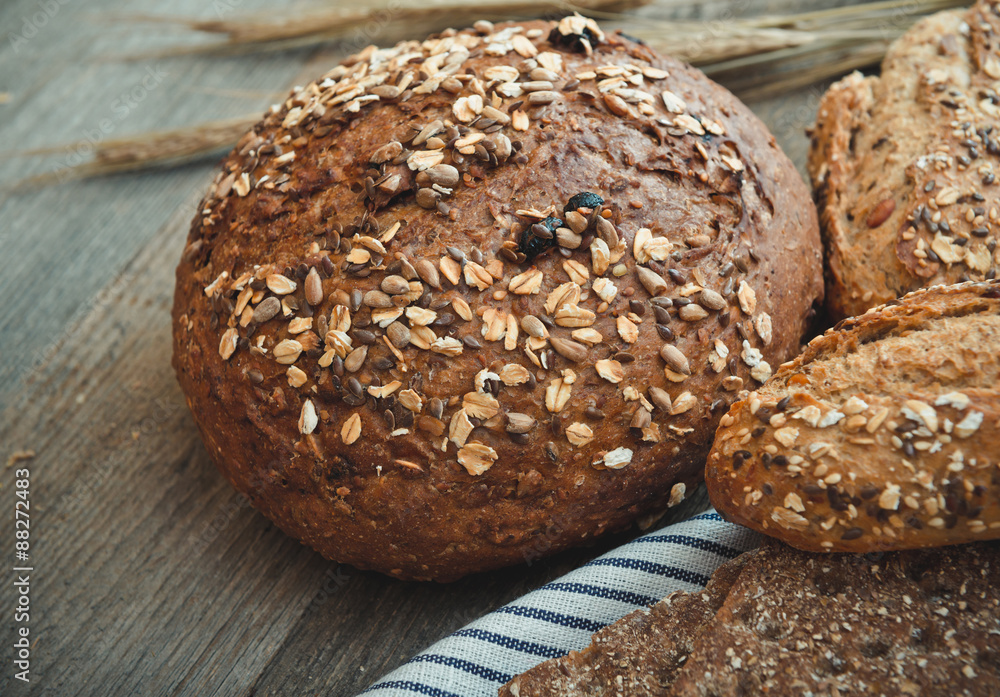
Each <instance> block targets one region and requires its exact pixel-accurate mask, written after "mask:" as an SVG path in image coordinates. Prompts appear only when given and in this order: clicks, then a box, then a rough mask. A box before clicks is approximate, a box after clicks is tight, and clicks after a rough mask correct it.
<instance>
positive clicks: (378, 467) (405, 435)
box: [174, 18, 822, 579]
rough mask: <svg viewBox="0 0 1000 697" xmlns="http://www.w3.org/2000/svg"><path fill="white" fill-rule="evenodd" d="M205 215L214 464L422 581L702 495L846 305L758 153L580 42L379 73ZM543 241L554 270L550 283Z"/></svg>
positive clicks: (277, 140)
mask: <svg viewBox="0 0 1000 697" xmlns="http://www.w3.org/2000/svg"><path fill="white" fill-rule="evenodd" d="M553 31H555V32H556V34H553V35H552V38H553V41H554V43H553V42H550V41H548V38H547V37H549V35H550V32H553ZM588 50H589V51H591V53H588ZM425 168H427V169H426V171H425ZM585 191H589V192H593V193H596V194H599V195H600V197H601V198H602V199H603V203H597V202H596V201H591V202H581V201H580V200H579V199H578V200H577V202H576V204H575V205H577V206H579V207H578V208H577V210H576V211H570V212H564V207H565V206H567V205H568V202H569V200H570V198H571V197H573V196H574V195H576V194H579V193H581V192H585ZM595 206H596V207H595ZM201 211H202V213H201V214H200V215H199V216H198V218H197V219H196V220H195V221H194V223H193V225H192V230H191V235H190V239H189V243H188V246H187V248H186V250H185V253H184V257H183V259H182V261H181V264H180V266H179V267H178V270H177V291H176V296H175V304H174V321H175V324H174V365H175V367H176V370H177V373H178V377H179V380H180V382H181V385H182V387H183V389H184V391H185V394H186V395H187V398H188V402H189V404H190V406H191V409H192V412H193V414H194V416H195V420H196V422H197V423H198V426H199V428H200V429H201V432H202V434H203V437H204V439H205V442H206V445H207V447H208V449H209V452H210V453H211V455H212V457H213V458H214V460H215V461H216V463H217V464H218V466H219V468H220V469H221V470H222V472H223V473H224V474H225V475H226V476H227V477H228V478H229V479H230V480H231V481H232V482H233V484H234V485H235V486H236V487H237V488H238V489H239V490H241V491H243V492H246V493H247V494H248V496H250V498H251V500H252V501H253V503H254V505H256V506H257V507H258V508H260V510H262V511H263V512H264V513H265V514H266V515H268V516H269V517H270V518H271V519H273V520H274V521H275V522H276V523H277V524H278V525H279V526H280V527H281V528H282V529H284V530H286V531H287V532H288V533H289V534H292V535H293V536H295V537H297V538H299V539H301V540H303V541H304V542H305V543H306V544H309V545H311V546H312V547H314V548H315V549H317V550H318V551H320V552H321V553H323V554H324V555H326V556H328V557H331V558H334V559H337V560H339V561H344V562H349V563H352V564H355V565H357V566H360V567H364V568H373V569H377V570H380V571H384V572H386V573H390V574H393V575H395V576H398V577H403V578H420V579H427V578H437V579H448V578H455V577H458V576H460V575H462V574H465V573H469V572H472V571H477V570H483V569H488V568H494V567H498V566H502V565H506V564H512V563H516V562H518V561H521V560H523V559H525V558H529V557H531V556H538V555H539V554H540V553H541V552H542V551H545V552H554V551H557V550H559V549H563V548H565V547H567V546H570V545H572V544H579V543H580V542H582V541H585V540H589V539H590V538H592V537H594V536H596V535H598V534H600V533H603V532H605V531H607V530H611V529H617V528H622V527H624V526H625V525H627V524H628V523H629V522H630V521H632V520H634V519H636V518H637V517H638V516H640V515H642V514H644V513H646V512H649V511H652V510H658V509H662V508H663V507H664V506H667V505H671V504H673V503H676V502H677V501H679V500H680V499H682V498H683V495H684V492H685V489H686V488H687V487H691V486H693V485H694V484H695V483H697V482H698V481H699V480H700V478H701V476H702V471H703V462H704V457H705V455H706V454H707V449H708V447H707V444H708V442H709V439H710V436H711V433H712V432H713V430H714V427H715V425H716V423H717V421H718V417H719V416H720V415H721V414H722V412H723V411H724V409H725V407H726V406H727V405H728V403H729V402H731V401H732V400H733V399H735V398H736V396H737V395H738V394H739V391H740V390H741V389H744V388H749V387H751V386H752V385H753V384H755V382H754V381H755V379H756V380H763V379H766V377H767V376H768V375H769V374H770V365H769V364H775V365H776V364H777V362H780V361H781V360H785V359H787V358H789V357H790V356H791V355H793V354H794V353H795V352H796V351H797V349H798V341H799V338H800V337H801V335H802V333H803V331H804V329H805V327H806V324H807V321H808V319H809V317H810V314H811V312H812V310H811V306H812V304H813V302H814V301H817V300H819V299H820V297H821V294H822V287H821V286H822V284H821V278H820V262H819V239H818V229H817V224H816V220H815V213H814V211H813V210H812V207H811V206H810V205H808V199H807V196H806V191H805V187H804V184H803V183H802V181H801V179H800V178H799V177H798V175H797V173H796V172H795V170H794V168H793V167H792V165H791V163H790V162H788V160H787V158H785V157H784V155H782V153H781V152H780V150H779V149H778V147H777V145H776V144H775V142H774V140H773V138H772V137H771V136H770V135H769V134H768V133H767V131H766V129H765V128H764V126H763V125H762V124H761V123H760V122H759V121H758V120H757V119H756V118H755V117H754V116H753V115H752V114H751V113H750V112H749V111H748V110H747V109H746V107H745V106H743V105H742V104H740V103H739V102H738V101H737V100H736V99H735V98H734V97H733V96H732V95H730V94H729V93H728V92H726V91H724V90H723V89H722V88H720V87H718V86H717V85H715V84H714V83H711V82H710V81H708V80H707V79H705V77H704V76H703V75H702V74H701V73H699V72H697V71H696V70H694V69H692V68H689V67H686V66H684V65H682V64H680V63H678V62H677V61H674V60H671V59H668V58H663V57H659V56H657V55H655V54H653V53H652V52H651V51H650V50H649V49H648V48H646V47H644V46H642V45H638V44H636V43H633V42H631V41H629V40H627V39H625V38H623V37H620V36H614V35H613V36H607V37H603V38H601V35H600V32H599V29H597V27H596V25H594V24H592V23H591V24H589V25H588V24H587V23H586V22H584V20H582V18H570V19H567V20H563V21H562V22H561V23H559V25H558V26H557V25H556V23H551V22H532V23H528V24H524V25H509V26H504V27H497V28H493V27H492V26H491V25H489V24H488V23H480V24H478V25H477V27H476V29H475V30H466V31H463V32H446V33H445V34H443V35H441V36H438V37H435V38H432V39H430V40H428V41H425V42H423V43H421V42H407V43H404V44H400V45H399V46H397V47H396V48H395V49H387V50H375V49H374V48H371V49H366V50H365V51H364V52H362V53H361V54H359V55H358V56H355V57H353V58H351V59H350V60H349V61H347V62H346V63H345V64H344V65H343V66H340V67H338V68H336V69H334V70H333V71H331V72H330V73H328V74H327V75H326V76H324V78H322V79H321V80H319V81H317V82H316V83H313V84H310V85H307V86H306V87H304V88H302V89H300V90H297V91H296V92H293V94H292V95H291V96H290V97H289V99H288V100H286V101H285V102H284V103H283V104H281V105H278V106H277V107H275V108H274V109H273V110H272V112H271V113H269V114H268V115H267V116H266V117H265V118H264V120H263V121H262V122H261V123H260V124H258V125H257V126H256V127H255V128H254V129H253V131H251V132H250V133H248V134H247V135H246V136H245V137H244V138H243V140H242V141H241V142H240V143H239V145H238V146H237V148H236V150H235V151H234V152H233V153H232V154H231V155H230V156H229V157H228V158H227V159H226V161H225V163H224V165H223V169H222V171H221V172H220V173H219V175H218V177H217V179H216V182H215V185H214V186H213V188H212V191H211V192H210V194H209V195H208V197H206V199H205V200H204V202H203V203H202V206H201ZM545 215H551V216H557V217H558V218H559V219H560V220H561V223H559V224H561V225H563V226H565V227H561V228H559V229H558V230H557V231H556V233H555V237H556V239H557V240H558V248H557V249H553V250H551V251H545V252H544V253H541V254H539V255H538V256H537V257H535V258H534V259H533V260H532V259H528V258H526V252H533V251H536V250H537V249H538V248H539V247H544V246H545V244H546V243H545V242H544V241H538V240H536V241H535V242H533V243H531V244H524V243H526V242H528V240H529V239H530V238H529V237H527V236H528V235H531V236H533V237H537V238H538V239H540V240H544V238H545V236H546V235H548V236H550V237H551V236H552V235H551V231H548V232H547V231H546V229H545V228H539V227H537V225H539V220H540V219H541V218H543V217H544V216H545ZM532 226H536V227H534V228H533V227H532ZM553 227H555V225H553ZM637 238H638V243H637V242H636V240H637ZM519 244H523V245H524V247H523V248H521V249H520V250H519V247H518V245H519ZM636 255H638V256H639V259H638V261H637V256H636ZM650 289H651V290H652V292H654V293H655V294H657V295H659V296H660V299H659V300H657V301H656V304H654V302H652V299H651V290H650ZM546 306H548V307H546ZM658 325H659V326H658ZM665 343H667V344H670V345H671V346H672V347H673V348H672V349H670V350H665V353H664V358H660V357H659V355H658V354H660V351H661V348H662V347H663V346H664V344H665ZM720 352H721V353H722V354H728V355H720ZM665 361H669V363H666V362H665ZM668 365H669V366H670V367H669V369H668V368H667V366H668ZM720 385H721V386H723V388H724V389H719V388H720Z"/></svg>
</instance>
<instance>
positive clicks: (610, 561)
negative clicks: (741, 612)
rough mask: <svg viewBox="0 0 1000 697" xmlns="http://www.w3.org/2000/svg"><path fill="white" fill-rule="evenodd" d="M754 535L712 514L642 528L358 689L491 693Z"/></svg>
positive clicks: (459, 696) (701, 575)
mask: <svg viewBox="0 0 1000 697" xmlns="http://www.w3.org/2000/svg"><path fill="white" fill-rule="evenodd" d="M759 541H760V538H759V536H758V535H757V534H756V533H753V532H751V531H749V530H747V529H745V528H741V527H739V526H737V525H733V524H731V523H727V522H725V521H723V520H722V518H720V517H719V515H718V514H717V513H715V512H713V511H709V512H707V513H702V514H701V515H697V516H695V517H693V518H690V519H688V520H686V521H684V522H681V523H675V524H674V525H669V526H667V527H664V528H661V529H659V530H656V531H655V532H651V533H647V534H646V535H643V536H642V537H639V538H637V539H635V540H633V541H632V542H629V543H628V544H625V545H622V546H621V547H619V548H617V549H615V550H612V551H611V552H608V553H607V554H605V555H603V556H601V557H598V558H597V559H594V560H593V561H591V562H589V563H588V564H585V565H584V566H581V567H580V568H579V569H576V570H575V571H572V572H570V573H568V574H566V575H565V576H563V577H562V578H559V579H557V580H556V581H553V582H552V583H547V584H546V585H544V586H542V587H541V588H539V589H537V590H535V591H532V592H531V593H528V594H527V595H525V596H523V597H522V598H519V599H518V600H516V601H514V602H513V603H510V604H509V605H505V606H503V607H501V608H500V609H498V610H496V611H494V612H491V613H490V614H488V615H485V616H484V617H481V618H480V619H478V620H476V621H475V622H473V623H472V624H469V625H466V626H465V627H463V628H462V629H460V630H458V631H457V632H455V633H454V634H451V635H450V636H447V637H445V638H444V639H442V640H441V641H439V642H437V643H436V644H434V645H433V646H431V647H430V648H429V649H427V650H426V651H424V652H423V653H420V654H418V655H416V656H414V657H413V658H411V659H410V660H409V661H407V662H406V663H404V664H403V665H402V666H400V667H399V668H397V669H396V670H394V671H393V672H392V673H390V674H389V675H387V676H385V677H384V678H383V679H381V680H379V681H378V682H377V683H375V684H374V685H372V686H371V687H369V688H368V689H367V690H365V691H364V692H363V693H362V694H364V695H366V696H371V697H413V695H415V694H417V695H428V696H429V697H479V696H480V695H481V696H482V697H495V696H496V694H497V690H498V689H499V688H500V686H501V685H503V684H504V683H505V682H507V681H508V680H510V679H511V678H513V677H514V676H515V675H517V674H518V673H522V672H524V671H526V670H528V669H529V668H531V667H532V666H534V665H536V664H538V663H541V662H542V661H544V660H546V659H549V658H554V657H556V656H563V655H565V654H567V653H568V652H569V651H571V650H573V649H580V648H583V647H584V646H586V645H587V644H589V643H590V636H591V634H593V633H594V632H596V631H597V630H598V629H600V628H602V627H604V626H606V625H608V624H610V623H611V622H614V621H615V620H617V619H620V618H621V617H624V616H625V615H627V614H628V613H630V612H632V611H633V610H635V609H637V608H639V607H643V606H646V605H650V604H652V603H655V602H657V601H659V600H660V599H661V598H663V597H665V596H666V595H668V594H669V593H671V592H672V591H675V590H685V591H692V590H697V589H699V588H704V587H705V585H706V584H707V583H708V579H709V577H710V576H711V575H712V572H713V571H715V569H716V568H717V567H718V566H719V565H721V564H722V563H723V562H725V561H727V560H729V559H732V558H734V557H736V556H738V555H740V554H741V553H743V552H745V551H747V550H749V549H753V548H755V547H756V546H757V545H758V544H759Z"/></svg>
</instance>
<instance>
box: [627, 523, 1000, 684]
mask: <svg viewBox="0 0 1000 697" xmlns="http://www.w3.org/2000/svg"><path fill="white" fill-rule="evenodd" d="M751 554H752V557H751V559H750V561H749V562H748V563H747V564H746V565H745V566H744V568H743V571H742V573H741V574H740V577H739V579H738V580H737V582H736V583H735V585H734V586H733V588H732V590H731V591H730V592H729V596H728V597H727V598H726V601H725V604H724V605H723V607H722V609H721V610H720V611H719V612H718V613H717V614H716V615H715V617H714V618H713V620H712V621H711V622H710V623H709V625H708V626H706V627H705V628H704V629H703V631H702V633H701V634H700V635H699V637H698V639H697V640H696V641H695V645H694V648H693V650H692V652H691V655H690V657H689V658H688V660H687V662H686V663H685V664H684V668H683V669H682V670H681V671H680V672H679V673H678V675H677V677H676V679H675V680H674V683H673V686H672V688H671V690H670V691H669V692H667V693H665V694H667V695H669V697H729V696H736V695H764V694H766V695H768V696H769V697H778V696H779V695H782V696H783V695H789V696H791V695H797V696H798V695H809V694H811V695H815V696H819V695H831V696H833V695H836V696H837V697H847V696H848V695H886V696H887V697H890V696H896V695H949V696H952V697H954V696H958V695H962V696H963V697H976V696H979V695H982V696H983V697H985V696H986V695H997V694H1000V607H998V598H1000V545H998V544H997V543H995V542H989V543H979V544H975V545H965V546H962V547H952V548H945V549H936V550H920V551H906V552H893V553H887V554H876V555H865V556H860V555H852V554H832V555H822V554H810V553H808V552H799V551H796V550H794V549H792V548H790V547H787V546H785V545H782V544H781V543H770V544H768V545H766V546H764V547H762V548H761V549H760V550H758V551H756V552H753V553H751ZM633 694H641V693H633Z"/></svg>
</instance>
